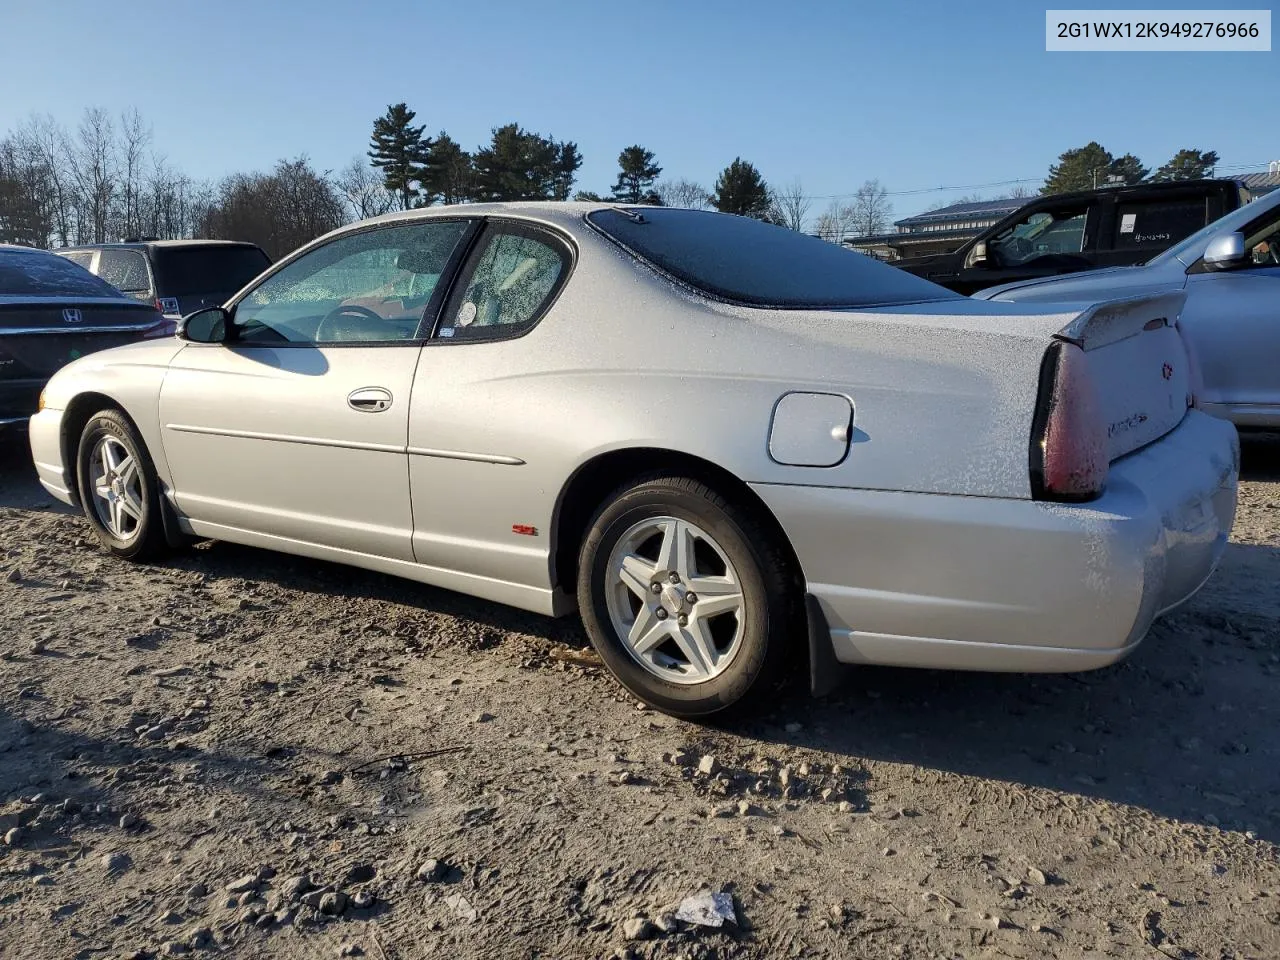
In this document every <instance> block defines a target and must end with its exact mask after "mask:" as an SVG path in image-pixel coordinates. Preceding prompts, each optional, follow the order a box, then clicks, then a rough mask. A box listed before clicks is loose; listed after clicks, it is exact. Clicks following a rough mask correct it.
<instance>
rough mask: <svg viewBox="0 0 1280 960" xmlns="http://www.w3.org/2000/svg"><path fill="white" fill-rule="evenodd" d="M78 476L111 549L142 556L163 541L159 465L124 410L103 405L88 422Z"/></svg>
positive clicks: (87, 507)
mask: <svg viewBox="0 0 1280 960" xmlns="http://www.w3.org/2000/svg"><path fill="white" fill-rule="evenodd" d="M76 479H77V485H78V487H79V490H80V500H81V502H82V504H83V506H84V513H85V516H86V517H88V518H89V523H90V525H91V526H92V527H93V532H94V533H95V534H96V535H97V537H98V539H99V540H100V541H101V542H102V544H103V546H105V547H106V548H107V549H108V550H110V551H111V552H112V553H114V554H115V555H116V556H118V557H125V558H128V559H131V560H140V559H143V558H145V557H149V556H153V555H154V554H155V553H157V552H158V551H159V550H160V549H161V548H162V547H163V545H164V527H163V522H162V520H161V518H160V483H159V480H158V479H157V478H156V471H155V467H154V466H153V465H152V463H151V457H150V456H149V455H148V454H147V448H146V445H145V444H144V443H143V442H142V438H141V437H139V436H138V433H137V430H136V428H135V427H134V426H133V423H132V422H131V421H130V420H129V418H128V417H126V416H125V415H124V414H123V413H121V412H120V411H119V410H111V409H107V410H102V411H100V412H98V413H96V414H94V415H93V416H92V417H90V418H89V419H88V421H87V422H86V423H85V425H84V430H83V431H82V432H81V434H80V446H79V450H78V453H77V456H76Z"/></svg>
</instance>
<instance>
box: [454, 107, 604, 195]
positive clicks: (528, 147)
mask: <svg viewBox="0 0 1280 960" xmlns="http://www.w3.org/2000/svg"><path fill="white" fill-rule="evenodd" d="M473 166H474V168H475V174H474V180H473V189H472V195H473V196H474V198H475V199H477V200H567V199H569V197H570V196H571V195H572V191H573V181H574V179H575V178H576V175H577V170H578V168H579V167H580V166H582V154H580V153H579V152H578V145H577V144H576V143H572V142H569V143H558V142H557V141H556V140H554V139H552V138H550V137H544V136H541V135H540V134H537V133H531V132H529V131H527V130H521V129H520V125H519V124H515V123H508V124H506V125H505V126H501V127H497V128H496V129H495V130H494V131H493V139H492V140H490V141H489V144H488V145H487V146H484V147H480V148H479V149H478V150H476V152H475V157H474V161H473Z"/></svg>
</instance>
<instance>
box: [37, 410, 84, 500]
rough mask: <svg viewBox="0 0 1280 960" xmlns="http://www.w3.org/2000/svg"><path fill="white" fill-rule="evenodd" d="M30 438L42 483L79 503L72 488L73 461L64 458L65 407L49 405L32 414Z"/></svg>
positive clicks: (63, 498) (53, 494)
mask: <svg viewBox="0 0 1280 960" xmlns="http://www.w3.org/2000/svg"><path fill="white" fill-rule="evenodd" d="M27 438H28V441H29V442H30V444H31V459H32V461H33V462H34V463H35V467H36V475H37V476H38V477H39V478H40V485H41V486H43V487H44V488H45V489H46V490H48V491H49V493H50V494H51V495H52V496H54V497H56V498H57V499H59V500H61V501H62V502H63V503H66V504H69V505H71V506H77V503H76V498H75V495H74V494H73V493H72V492H71V489H72V486H73V484H72V482H71V476H70V470H71V469H72V464H67V463H63V460H62V411H61V410H48V409H46V410H41V411H40V412H39V413H37V414H36V415H35V416H33V417H32V418H31V421H30V424H29V426H28V427H27Z"/></svg>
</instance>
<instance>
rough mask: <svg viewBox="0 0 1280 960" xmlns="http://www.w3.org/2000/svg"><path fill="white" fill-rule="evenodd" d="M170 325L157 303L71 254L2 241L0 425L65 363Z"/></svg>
mask: <svg viewBox="0 0 1280 960" xmlns="http://www.w3.org/2000/svg"><path fill="white" fill-rule="evenodd" d="M172 330H173V325H172V323H170V322H168V321H166V320H165V319H164V318H163V317H162V316H161V315H160V313H159V311H157V310H156V308H155V307H154V306H153V305H152V304H149V303H139V302H138V301H137V300H134V299H132V298H131V297H126V296H124V295H123V294H122V293H120V291H119V290H117V289H116V288H115V287H113V286H111V285H110V284H109V283H107V282H105V281H103V280H99V279H98V278H97V277H95V276H94V275H93V274H91V273H90V272H89V271H88V270H85V269H84V268H83V267H81V266H79V265H77V264H75V263H72V262H71V261H70V260H66V259H64V258H63V257H58V256H54V255H53V254H52V253H49V252H47V251H45V250H33V249H31V248H30V247H13V246H8V245H6V244H0V429H4V428H6V427H13V426H20V425H22V424H25V423H26V421H27V418H28V417H30V416H31V414H33V413H35V412H36V408H37V406H38V402H39V397H40V391H41V389H42V388H43V387H44V385H45V382H46V381H47V380H48V379H49V377H50V376H52V375H53V373H54V372H55V371H56V370H57V369H58V368H59V367H61V366H62V365H63V364H65V363H68V362H69V361H71V360H75V359H76V358H77V357H81V356H84V355H85V354H86V353H92V352H94V351H95V350H103V349H106V348H107V347H115V346H119V345H120V344H123V343H129V342H131V341H134V340H141V339H144V338H146V337H153V336H161V335H165V334H168V333H170V332H172Z"/></svg>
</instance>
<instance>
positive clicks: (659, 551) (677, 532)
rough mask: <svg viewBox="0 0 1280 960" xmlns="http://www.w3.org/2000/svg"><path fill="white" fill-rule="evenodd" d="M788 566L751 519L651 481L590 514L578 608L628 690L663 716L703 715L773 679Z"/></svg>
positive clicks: (780, 662) (704, 490)
mask: <svg viewBox="0 0 1280 960" xmlns="http://www.w3.org/2000/svg"><path fill="white" fill-rule="evenodd" d="M787 569H788V568H787V564H786V561H785V559H784V553H783V551H782V550H781V549H780V548H779V545H778V543H777V540H776V537H775V536H774V535H773V533H772V531H770V530H769V529H768V528H767V527H766V526H765V525H764V524H762V523H760V522H759V521H758V520H757V519H756V517H755V516H754V515H753V514H752V513H751V512H749V511H747V510H744V509H742V508H741V507H739V506H737V505H735V504H733V503H731V502H730V501H728V500H727V499H725V498H724V497H723V496H721V495H720V494H719V493H717V492H716V491H715V490H713V489H711V488H710V487H708V486H707V485H706V484H704V483H702V482H700V481H698V480H694V479H692V478H690V477H681V476H670V475H651V476H649V477H642V478H639V479H638V480H636V481H635V482H634V484H633V485H631V486H629V487H626V488H623V489H621V490H619V491H618V492H616V493H615V494H614V495H613V496H612V497H610V498H609V500H608V501H607V502H606V503H605V504H604V506H603V507H601V509H600V510H599V511H598V512H597V514H596V516H595V518H594V520H593V521H592V523H591V526H590V528H589V529H588V532H587V536H586V539H585V540H584V541H583V544H582V548H581V551H580V554H579V559H578V606H579V609H580V610H581V612H582V619H583V623H584V625H585V626H586V629H587V635H588V637H589V638H590V640H591V644H592V646H593V647H594V648H595V649H596V652H597V653H599V654H600V657H601V659H602V660H604V662H605V665H606V666H608V668H609V670H610V671H611V672H612V673H613V675H614V676H615V677H616V678H617V679H618V681H619V682H620V683H621V684H622V685H623V686H624V687H626V689H627V690H628V691H630V692H631V693H632V694H634V695H635V696H636V697H638V698H639V699H640V700H643V701H644V702H645V703H648V704H650V705H651V706H653V707H656V708H657V709H659V710H662V711H663V712H665V713H669V714H673V715H675V716H679V717H708V716H710V715H712V714H715V713H719V712H721V711H723V710H726V709H728V708H729V707H733V706H735V705H739V706H741V707H749V706H750V705H751V704H752V702H753V701H754V700H756V699H757V698H758V697H759V696H760V695H761V694H763V693H765V692H767V691H768V690H770V689H772V688H773V687H774V686H775V685H776V683H777V682H778V681H780V680H781V679H782V676H783V672H784V667H785V654H786V649H787V641H788V639H789V638H788V633H789V630H790V627H791V625H792V623H793V622H794V617H793V611H794V602H795V597H794V590H793V589H792V587H791V585H790V584H791V581H790V578H789V577H788V574H787ZM699 591H701V593H699Z"/></svg>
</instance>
